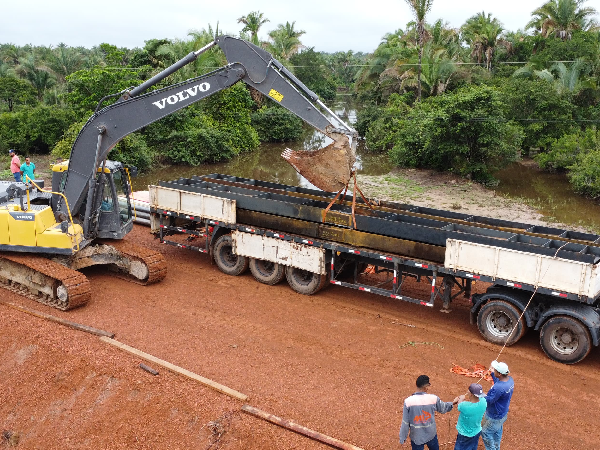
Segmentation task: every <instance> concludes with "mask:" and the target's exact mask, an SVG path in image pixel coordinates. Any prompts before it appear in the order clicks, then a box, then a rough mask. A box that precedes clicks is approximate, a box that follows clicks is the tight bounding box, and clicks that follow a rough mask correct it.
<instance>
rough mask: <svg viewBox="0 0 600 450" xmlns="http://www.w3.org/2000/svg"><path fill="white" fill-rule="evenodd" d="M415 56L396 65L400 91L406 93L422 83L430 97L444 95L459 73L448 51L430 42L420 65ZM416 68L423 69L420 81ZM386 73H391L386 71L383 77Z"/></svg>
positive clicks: (427, 43)
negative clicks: (453, 78) (456, 73)
mask: <svg viewBox="0 0 600 450" xmlns="http://www.w3.org/2000/svg"><path fill="white" fill-rule="evenodd" d="M414 56H416V55H414ZM414 56H413V57H412V58H410V59H407V60H405V61H398V62H397V63H396V67H395V68H396V70H397V72H396V73H397V74H398V77H397V79H398V81H399V82H400V85H399V89H398V90H399V91H400V92H403V91H404V92H405V91H407V90H408V88H414V87H415V86H418V83H419V81H420V82H421V88H422V89H423V90H424V91H425V92H427V94H428V95H440V94H443V93H444V92H445V90H446V88H447V87H448V84H449V83H450V80H451V78H452V75H453V74H454V73H455V72H456V71H457V66H456V64H455V61H453V60H452V59H451V58H449V56H448V53H447V51H446V49H445V48H444V47H440V46H438V45H436V44H435V43H434V42H433V41H429V42H426V43H425V45H424V46H423V48H422V49H421V54H420V56H421V58H420V61H421V62H420V63H417V60H418V59H417V58H415V57H414ZM415 66H416V67H419V68H421V73H420V77H421V78H420V80H419V78H418V76H417V74H416V73H415V70H414V68H415ZM386 72H389V70H386V71H385V72H384V73H383V74H382V77H383V76H384V75H385V74H386Z"/></svg>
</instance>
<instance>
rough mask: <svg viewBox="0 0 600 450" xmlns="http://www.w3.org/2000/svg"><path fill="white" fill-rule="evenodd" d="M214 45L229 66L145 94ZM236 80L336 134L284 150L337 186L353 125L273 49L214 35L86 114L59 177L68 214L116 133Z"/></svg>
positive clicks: (350, 156)
mask: <svg viewBox="0 0 600 450" xmlns="http://www.w3.org/2000/svg"><path fill="white" fill-rule="evenodd" d="M215 45H218V46H219V47H220V48H221V49H222V50H223V52H224V53H225V57H226V58H227V61H228V62H229V64H228V65H227V66H225V67H223V68H221V69H218V70H216V71H214V72H212V73H209V74H206V75H203V76H200V77H198V78H195V79H192V80H188V81H185V82H183V83H179V84H176V85H173V86H169V87H167V88H164V89H158V90H154V91H151V92H149V93H144V92H145V91H147V90H148V89H149V88H150V87H152V86H154V85H156V83H158V82H159V81H161V80H162V79H164V78H166V77H167V76H169V75H170V74H172V73H174V72H176V71H177V70H179V69H180V68H181V67H183V66H185V65H186V64H189V63H190V62H192V61H194V60H195V59H196V58H197V57H198V56H199V55H200V54H201V53H202V52H205V51H207V50H208V49H210V48H211V47H213V46H215ZM240 80H241V81H244V82H245V83H246V84H248V85H249V86H251V87H253V88H254V89H256V90H258V91H259V92H261V93H263V94H264V95H265V96H267V97H268V98H270V99H271V100H273V101H275V102H277V103H278V104H280V105H281V106H283V107H284V108H286V109H288V110H289V111H291V112H292V113H294V114H295V115H297V116H298V117H300V118H301V119H302V120H304V121H305V122H306V123H308V124H309V125H311V126H312V127H314V128H316V129H317V130H319V131H321V132H322V133H324V134H325V135H327V136H329V137H330V138H331V139H332V140H333V141H334V142H333V144H332V145H330V146H328V147H326V148H325V149H321V150H318V151H316V152H293V151H292V150H287V151H286V152H284V157H285V158H286V159H288V161H289V162H290V163H291V164H292V165H293V166H294V167H295V168H296V170H298V172H300V173H301V174H302V175H304V176H305V177H306V178H307V179H308V180H309V181H310V182H311V183H313V184H314V185H315V186H317V187H319V188H321V189H323V190H327V191H338V190H339V189H340V188H342V187H343V186H344V185H345V184H346V183H347V182H348V180H349V179H350V173H351V170H352V166H353V164H354V161H355V153H354V148H355V146H356V132H355V131H354V130H353V129H352V128H351V127H350V126H348V125H347V124H345V123H344V122H343V121H342V120H341V119H340V118H339V117H337V116H336V115H335V114H334V113H333V112H332V111H331V110H330V109H329V108H327V106H325V105H324V104H323V103H322V102H321V100H319V97H318V96H317V95H316V94H315V93H314V92H312V91H311V90H310V89H308V88H307V87H306V86H305V85H304V84H303V83H302V82H301V81H300V80H298V79H297V78H296V77H295V76H294V75H293V74H292V73H291V72H290V71H289V70H288V69H287V68H285V66H283V65H282V64H281V63H280V62H279V61H277V60H276V59H275V58H273V56H272V55H271V54H270V53H268V52H267V51H265V50H264V49H261V48H260V47H257V46H256V45H254V44H252V43H250V42H246V41H244V40H242V39H237V38H233V37H230V36H219V37H217V38H216V39H215V41H214V42H213V43H211V44H209V45H207V46H205V47H204V48H202V49H200V50H198V51H196V52H192V53H190V54H189V55H187V56H186V57H185V58H183V59H181V60H180V61H178V62H176V63H175V64H173V65H172V66H170V67H169V68H167V69H165V70H163V71H162V72H161V73H159V74H157V75H155V76H154V77H153V78H151V79H150V80H148V81H146V82H144V83H143V84H141V85H140V86H138V87H136V88H134V89H133V90H131V91H129V92H127V93H125V94H124V95H123V96H122V97H121V99H120V101H118V102H116V103H114V104H112V105H110V106H107V107H105V108H103V109H101V110H99V111H97V112H96V113H95V114H94V115H93V116H92V117H90V119H89V120H88V122H87V123H86V125H85V126H84V127H83V129H82V130H81V132H80V133H79V136H78V137H77V140H76V141H75V144H74V145H73V148H72V150H71V156H70V158H69V169H68V173H67V176H66V180H65V183H64V191H63V192H64V195H65V197H66V199H67V201H68V205H69V206H68V208H69V209H70V212H71V214H75V213H77V212H78V211H79V209H80V207H81V205H82V204H83V203H84V201H85V200H86V199H88V200H89V201H87V202H86V203H87V205H88V208H89V205H92V203H93V202H92V198H93V195H94V192H93V190H94V179H95V174H96V171H97V169H98V167H99V166H100V165H101V164H102V162H103V161H104V160H105V159H106V157H107V155H108V153H109V152H110V150H111V149H112V148H113V147H114V146H115V145H116V144H117V143H118V142H119V141H120V140H121V139H123V138H124V137H125V136H127V135H128V134H130V133H132V132H134V131H136V130H139V129H140V128H142V127H144V126H146V125H149V124H151V123H152V122H155V121H157V120H159V119H161V118H163V117H165V116H167V115H169V114H171V113H173V112H175V111H177V110H179V109H181V108H184V107H186V106H189V105H190V104H192V103H194V102H197V101H198V100H201V99H203V98H205V97H207V96H209V95H212V94H214V93H216V92H219V91H221V90H223V89H225V88H227V87H230V86H231V85H233V84H234V83H236V82H238V81H240ZM321 110H324V111H325V113H323V112H322V111H321ZM90 191H91V192H90ZM66 203H67V202H63V201H61V200H59V201H58V207H57V211H56V213H57V219H63V220H64V217H65V216H66V215H67V206H66ZM59 215H60V216H61V217H59ZM90 215H91V211H87V212H86V213H85V217H86V218H88V217H90ZM84 230H85V233H86V238H88V239H89V238H93V237H94V236H93V230H90V227H89V226H86V224H85V223H84Z"/></svg>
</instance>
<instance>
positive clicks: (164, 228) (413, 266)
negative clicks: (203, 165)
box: [152, 208, 471, 307]
mask: <svg viewBox="0 0 600 450" xmlns="http://www.w3.org/2000/svg"><path fill="white" fill-rule="evenodd" d="M152 212H153V213H155V214H157V215H158V216H159V239H160V242H161V243H163V244H167V245H172V246H175V247H179V248H183V249H187V250H191V251H196V252H201V253H209V251H210V243H211V233H210V232H209V231H208V227H212V228H214V229H216V228H217V227H220V228H226V229H230V230H237V231H240V232H243V233H250V234H254V235H262V236H266V237H270V238H276V239H279V240H282V241H293V242H295V243H298V244H302V245H307V246H311V247H317V248H324V249H326V250H328V251H329V253H330V255H331V260H330V263H329V264H330V271H329V281H330V283H331V284H334V285H336V286H342V287H348V288H352V289H356V290H359V291H364V292H370V293H373V294H377V295H382V296H384V297H389V298H393V299H397V300H403V301H406V302H409V303H415V304H417V305H422V306H429V307H433V306H434V300H435V299H436V298H438V297H439V298H442V299H443V300H444V307H447V306H448V303H449V300H450V298H455V297H456V296H458V295H460V294H461V293H464V292H470V283H471V280H470V279H466V280H465V281H466V282H467V283H468V287H467V286H465V285H460V284H458V283H456V282H455V283H456V285H458V286H459V288H460V291H459V292H458V293H456V294H454V295H452V296H451V297H450V298H448V296H450V295H451V293H450V292H449V291H448V293H447V294H444V290H443V288H440V287H438V286H437V285H436V284H437V279H438V276H439V275H440V274H443V275H449V274H448V271H447V270H446V269H445V268H444V267H442V266H438V265H435V264H431V263H429V262H425V261H417V260H411V259H406V258H401V257H399V256H397V255H390V254H383V253H377V252H373V251H367V250H364V249H357V248H353V247H347V246H343V245H338V244H336V243H332V242H327V241H321V240H318V239H307V238H306V237H305V236H298V235H293V234H288V233H281V232H276V231H273V230H268V229H262V228H258V227H251V226H248V225H244V224H227V223H223V222H219V221H214V220H205V219H202V218H200V217H195V216H189V215H187V214H180V213H176V212H173V211H167V210H163V209H156V208H152ZM166 218H170V219H183V220H187V221H191V222H196V223H200V224H201V223H204V225H205V226H206V227H207V232H205V233H200V232H198V231H197V230H189V229H186V228H184V227H181V226H170V225H166V224H165V223H164V219H166ZM169 234H187V235H193V236H198V237H204V238H205V247H204V248H201V247H197V246H193V245H186V244H181V243H178V242H175V241H170V240H168V239H166V236H168V235H169ZM337 253H340V254H342V253H343V254H347V255H349V256H352V257H353V258H359V259H360V260H362V261H363V262H367V263H369V264H371V265H373V266H375V267H377V268H380V269H383V270H381V271H380V272H383V271H390V272H391V273H393V278H392V280H391V282H392V287H391V289H384V288H381V287H377V286H371V285H367V284H364V283H359V282H358V281H357V277H356V275H357V274H356V272H355V276H354V281H353V282H348V281H342V280H338V279H337V275H338V274H337V273H336V271H335V262H336V254H337ZM405 277H415V278H417V281H420V278H421V277H425V278H426V279H427V280H428V281H429V282H430V284H431V294H430V297H429V300H428V301H423V300H421V299H416V298H412V297H408V296H406V295H402V284H403V281H402V279H403V278H405Z"/></svg>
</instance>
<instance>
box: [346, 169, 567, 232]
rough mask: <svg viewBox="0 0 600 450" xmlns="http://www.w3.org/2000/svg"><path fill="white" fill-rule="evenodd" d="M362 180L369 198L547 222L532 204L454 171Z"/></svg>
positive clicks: (395, 174) (407, 171)
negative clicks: (452, 172)
mask: <svg viewBox="0 0 600 450" xmlns="http://www.w3.org/2000/svg"><path fill="white" fill-rule="evenodd" d="M358 181H359V186H360V187H361V189H362V190H363V192H364V194H365V196H367V197H369V198H374V199H379V200H388V201H394V202H399V203H408V204H411V205H415V206H424V207H427V208H435V209H445V210H451V211H456V212H459V213H463V214H473V215H480V216H487V217H493V218H498V219H505V220H511V221H518V222H525V223H531V224H532V225H547V222H545V221H544V220H543V219H542V216H541V214H539V213H538V212H537V211H536V210H535V209H534V208H532V207H531V206H528V205H525V204H523V203H519V202H517V201H515V200H512V199H510V198H507V197H503V196H497V195H496V193H495V191H493V190H492V189H487V188H485V187H484V186H482V185H481V184H478V183H473V182H470V181H468V180H465V179H464V178H460V177H457V176H455V175H452V174H450V173H440V172H435V171H432V170H417V169H394V170H393V171H392V172H390V173H389V174H387V175H381V176H369V175H359V176H358ZM553 225H554V226H558V225H557V224H553Z"/></svg>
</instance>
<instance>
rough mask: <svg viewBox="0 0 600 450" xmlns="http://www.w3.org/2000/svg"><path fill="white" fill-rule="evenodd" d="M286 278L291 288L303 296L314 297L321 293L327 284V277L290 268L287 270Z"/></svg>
mask: <svg viewBox="0 0 600 450" xmlns="http://www.w3.org/2000/svg"><path fill="white" fill-rule="evenodd" d="M285 277H286V278H287V281H288V283H289V285H290V287H291V288H292V289H293V290H294V291H296V292H298V293H299V294H303V295H312V294H316V293H317V292H319V291H320V290H321V289H323V287H324V286H325V285H326V284H327V275H321V274H320V273H314V272H309V271H307V270H302V269H298V268H296V267H290V266H288V267H287V268H286V270H285Z"/></svg>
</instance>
